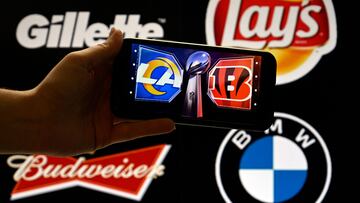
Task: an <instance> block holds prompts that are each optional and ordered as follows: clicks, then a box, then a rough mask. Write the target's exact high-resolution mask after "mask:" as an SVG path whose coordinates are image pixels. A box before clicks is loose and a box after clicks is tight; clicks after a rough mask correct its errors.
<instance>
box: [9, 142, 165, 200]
mask: <svg viewBox="0 0 360 203" xmlns="http://www.w3.org/2000/svg"><path fill="white" fill-rule="evenodd" d="M169 149H170V145H165V144H163V145H157V146H153V147H147V148H143V149H138V150H133V151H129V152H123V153H118V154H113V155H109V156H105V157H99V158H94V159H89V160H86V159H85V158H84V157H79V158H73V157H66V158H59V157H51V156H45V155H31V156H24V155H13V156H10V157H9V158H8V160H7V163H8V165H9V166H10V167H12V168H16V169H17V171H16V172H15V174H14V180H15V181H17V184H16V186H15V188H14V190H13V191H12V194H11V200H16V199H20V198H25V197H30V196H34V195H39V194H43V193H48V192H53V191H56V190H62V189H65V188H70V187H75V186H80V187H85V188H88V189H93V190H97V191H100V192H105V193H108V194H112V195H117V196H121V197H125V198H129V199H133V200H137V201H140V200H141V199H142V197H143V195H144V193H145V192H146V190H147V188H148V187H149V185H150V183H151V181H152V179H153V178H154V177H157V176H161V175H163V174H164V169H165V167H164V166H163V165H161V163H162V161H163V160H164V158H165V156H166V154H167V152H168V151H169Z"/></svg>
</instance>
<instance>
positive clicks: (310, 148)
mask: <svg viewBox="0 0 360 203" xmlns="http://www.w3.org/2000/svg"><path fill="white" fill-rule="evenodd" d="M331 174H332V166H331V158H330V153H329V151H328V148H327V146H326V144H325V142H324V140H323V139H322V137H321V136H320V134H319V133H318V132H317V131H316V130H315V129H314V128H313V127H312V126H311V125H310V124H308V123H307V122H305V121H304V120H302V119H300V118H298V117H296V116H293V115H290V114H286V113H279V112H276V113H275V121H274V123H273V124H272V125H271V127H270V128H269V129H268V130H266V131H265V132H247V131H244V130H230V131H229V133H228V134H227V136H226V137H225V138H224V140H223V142H222V143H221V145H220V148H219V151H218V154H217V157H216V164H215V175H216V183H217V186H218V189H219V192H220V194H221V196H222V198H223V199H224V200H225V202H227V203H229V202H249V203H251V202H257V203H259V202H260V203H261V202H272V203H277V202H314V203H320V202H322V201H323V200H324V197H325V195H326V193H327V191H328V189H329V185H330V181H331Z"/></svg>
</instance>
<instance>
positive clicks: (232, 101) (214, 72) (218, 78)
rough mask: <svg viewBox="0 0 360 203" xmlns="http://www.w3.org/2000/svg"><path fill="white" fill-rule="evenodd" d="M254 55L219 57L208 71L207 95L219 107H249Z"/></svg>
mask: <svg viewBox="0 0 360 203" xmlns="http://www.w3.org/2000/svg"><path fill="white" fill-rule="evenodd" d="M253 64H254V57H248V58H238V59H221V60H219V61H218V62H217V63H216V64H215V66H214V67H213V68H212V69H211V70H210V71H209V80H208V95H209V97H210V98H211V100H212V101H213V102H214V103H215V104H216V105H217V106H219V107H228V108H234V109H251V94H252V74H253V73H252V72H253Z"/></svg>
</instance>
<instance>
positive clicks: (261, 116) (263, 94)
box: [110, 38, 276, 130]
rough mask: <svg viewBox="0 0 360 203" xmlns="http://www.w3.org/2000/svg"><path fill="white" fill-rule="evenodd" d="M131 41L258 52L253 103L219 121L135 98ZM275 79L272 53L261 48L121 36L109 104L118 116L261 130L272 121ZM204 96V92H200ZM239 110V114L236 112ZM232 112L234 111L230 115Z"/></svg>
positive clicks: (256, 54)
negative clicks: (258, 62) (232, 117)
mask: <svg viewBox="0 0 360 203" xmlns="http://www.w3.org/2000/svg"><path fill="white" fill-rule="evenodd" d="M133 43H136V44H142V45H145V46H146V45H157V46H168V47H169V46H170V47H178V48H191V49H199V50H204V51H206V50H215V51H221V52H231V53H239V54H242V55H254V56H261V63H262V65H261V66H260V74H261V75H260V78H259V80H260V81H259V88H258V89H259V91H260V93H259V94H258V95H257V98H256V99H257V106H256V108H255V109H252V110H249V111H238V112H239V113H238V115H237V116H238V118H236V121H234V122H230V121H223V120H216V119H198V118H187V117H182V116H181V111H180V109H169V108H166V105H167V104H164V103H157V102H148V103H145V104H144V102H143V103H139V102H135V98H134V96H133V95H131V94H129V91H131V90H133V89H134V80H131V79H130V78H131V75H132V73H131V72H132V71H130V69H131V65H130V64H131V61H130V60H131V49H132V47H131V45H132V44H133ZM275 82H276V60H275V57H274V56H273V55H272V54H271V53H269V52H265V51H255V50H248V49H239V48H228V47H220V46H208V45H202V44H190V43H181V42H172V41H163V40H148V39H135V38H125V39H124V40H123V44H122V48H121V51H120V52H119V54H118V56H117V57H116V58H115V60H114V64H113V73H112V84H111V101H110V103H111V104H110V106H111V110H112V112H113V114H114V115H115V116H117V117H120V118H127V119H139V120H142V119H153V118H164V117H168V118H171V119H173V120H174V121H175V122H176V123H178V124H185V125H199V126H211V127H220V128H241V129H249V130H265V129H267V128H268V127H269V126H270V125H271V123H272V122H273V116H274V107H273V106H274V105H273V92H274V87H275ZM203 96H205V95H203ZM240 114H241V116H239V115H240ZM231 116H236V115H231Z"/></svg>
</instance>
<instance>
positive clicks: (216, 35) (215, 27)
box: [206, 0, 337, 84]
mask: <svg viewBox="0 0 360 203" xmlns="http://www.w3.org/2000/svg"><path fill="white" fill-rule="evenodd" d="M336 35H337V34H336V19H335V13H334V8H333V5H332V2H331V0H291V1H284V0H271V1H270V0H266V1H264V0H210V2H209V5H208V10H207V14H206V37H207V42H208V43H209V44H211V45H222V46H235V47H243V48H253V49H264V50H267V51H270V52H272V53H273V54H274V55H275V57H276V59H277V62H278V74H277V76H278V77H277V84H285V83H288V82H292V81H294V80H297V79H299V78H301V77H302V76H304V75H306V74H307V73H308V72H309V71H310V70H311V69H312V68H313V67H314V66H315V65H316V64H317V62H318V61H319V60H320V58H321V56H322V55H324V54H327V53H329V52H330V51H332V50H333V49H334V47H335V45H336Z"/></svg>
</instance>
